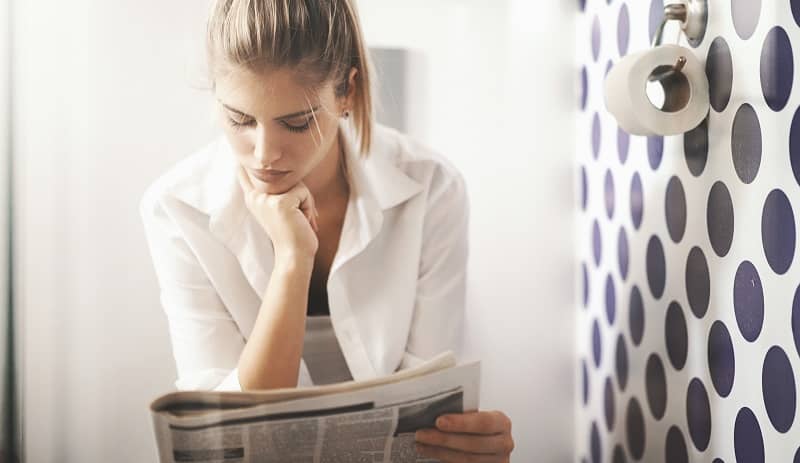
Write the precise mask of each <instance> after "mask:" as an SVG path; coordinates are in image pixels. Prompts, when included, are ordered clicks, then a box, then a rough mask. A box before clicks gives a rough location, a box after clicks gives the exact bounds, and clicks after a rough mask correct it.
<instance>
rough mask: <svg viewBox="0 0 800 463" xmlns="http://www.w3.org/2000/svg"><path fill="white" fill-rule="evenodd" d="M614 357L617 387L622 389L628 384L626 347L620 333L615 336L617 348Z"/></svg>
mask: <svg viewBox="0 0 800 463" xmlns="http://www.w3.org/2000/svg"><path fill="white" fill-rule="evenodd" d="M614 357H615V359H616V361H615V362H614V368H615V369H616V371H617V382H618V383H619V389H620V390H621V391H624V390H625V387H626V386H627V385H628V349H627V348H626V347H625V338H624V337H623V336H622V335H621V334H620V335H619V336H618V337H617V349H616V354H615V356H614Z"/></svg>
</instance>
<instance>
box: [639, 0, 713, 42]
mask: <svg viewBox="0 0 800 463" xmlns="http://www.w3.org/2000/svg"><path fill="white" fill-rule="evenodd" d="M670 21H679V22H680V23H681V31H682V32H683V33H684V34H685V35H686V38H687V39H688V40H689V43H690V44H691V45H692V46H697V45H699V44H700V42H702V41H703V37H704V36H705V35H706V27H707V25H708V0H679V1H677V2H673V3H669V4H667V5H665V6H664V18H663V19H662V20H661V23H660V24H659V26H658V29H656V34H655V37H654V38H653V47H657V46H659V45H661V43H662V41H663V39H664V28H665V26H666V25H667V23H668V22H670Z"/></svg>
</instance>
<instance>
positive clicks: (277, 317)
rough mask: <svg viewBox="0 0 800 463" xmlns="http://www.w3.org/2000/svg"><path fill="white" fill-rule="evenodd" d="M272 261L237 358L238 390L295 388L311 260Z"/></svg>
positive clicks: (301, 346) (303, 331)
mask: <svg viewBox="0 0 800 463" xmlns="http://www.w3.org/2000/svg"><path fill="white" fill-rule="evenodd" d="M283 262H286V263H280V262H276V265H275V268H274V269H273V271H272V276H271V277H270V281H269V285H268V286H267V291H266V293H265V294H264V298H263V300H262V302H261V307H260V309H259V311H258V316H257V318H256V322H255V325H254V326H253V331H252V332H251V335H250V338H249V339H248V341H247V344H246V345H245V347H244V350H243V351H242V355H241V356H240V357H239V364H238V367H239V383H240V385H241V387H242V390H250V389H275V388H281V387H297V375H298V372H299V369H300V358H301V357H302V355H303V338H304V336H305V323H306V310H307V307H308V290H309V285H310V281H311V272H312V270H313V267H314V263H313V259H311V260H308V259H291V260H285V261H283Z"/></svg>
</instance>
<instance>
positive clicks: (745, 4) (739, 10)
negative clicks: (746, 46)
mask: <svg viewBox="0 0 800 463" xmlns="http://www.w3.org/2000/svg"><path fill="white" fill-rule="evenodd" d="M731 9H732V12H733V26H734V27H735V28H736V33H737V34H739V37H741V38H743V39H744V40H747V39H749V38H750V37H752V36H753V32H755V30H756V26H758V18H759V17H760V16H761V0H731Z"/></svg>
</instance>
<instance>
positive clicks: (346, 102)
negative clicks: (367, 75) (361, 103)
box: [340, 67, 358, 112]
mask: <svg viewBox="0 0 800 463" xmlns="http://www.w3.org/2000/svg"><path fill="white" fill-rule="evenodd" d="M357 75H358V69H356V68H355V67H353V68H350V73H349V74H348V76H347V93H346V94H345V95H344V96H343V97H342V103H341V108H340V109H341V112H344V111H350V112H352V111H353V106H354V104H355V94H356V76H357Z"/></svg>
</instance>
